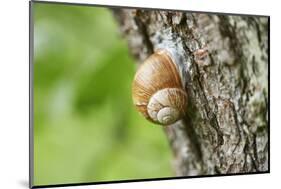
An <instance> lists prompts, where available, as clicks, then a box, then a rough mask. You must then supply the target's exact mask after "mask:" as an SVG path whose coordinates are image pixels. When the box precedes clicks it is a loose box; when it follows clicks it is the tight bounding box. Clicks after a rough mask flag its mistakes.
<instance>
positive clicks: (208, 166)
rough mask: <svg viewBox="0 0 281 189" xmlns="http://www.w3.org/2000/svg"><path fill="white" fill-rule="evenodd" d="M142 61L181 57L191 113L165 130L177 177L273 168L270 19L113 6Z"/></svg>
mask: <svg viewBox="0 0 281 189" xmlns="http://www.w3.org/2000/svg"><path fill="white" fill-rule="evenodd" d="M113 12H114V15H115V16H116V18H117V20H118V21H119V23H120V28H121V32H122V34H123V36H124V37H125V38H126V39H127V40H128V44H129V47H130V50H131V52H132V54H133V55H134V57H135V58H136V60H138V62H140V63H141V62H142V61H143V60H144V59H145V58H146V57H148V56H149V55H150V54H151V53H153V52H154V51H155V49H157V48H159V47H161V48H163V47H164V48H165V46H166V45H170V46H173V48H175V50H176V51H178V52H179V53H181V54H182V56H183V57H184V58H183V61H184V63H185V65H186V68H187V69H186V70H185V71H186V73H185V76H186V78H185V79H187V80H188V84H187V85H186V86H185V88H186V91H187V93H188V98H189V100H188V107H187V115H188V116H187V117H186V118H184V120H181V121H179V122H177V123H175V124H173V125H170V126H168V127H165V128H164V130H165V132H166V133H167V136H168V139H169V141H170V144H171V148H172V150H173V152H174V166H175V170H176V175H177V176H183V175H185V176H190V175H210V174H227V173H245V172H264V171H268V169H269V168H268V18H267V17H259V18H258V17H250V16H226V15H215V14H201V13H188V12H171V11H152V10H136V9H123V10H119V9H118V10H115V9H114V10H113Z"/></svg>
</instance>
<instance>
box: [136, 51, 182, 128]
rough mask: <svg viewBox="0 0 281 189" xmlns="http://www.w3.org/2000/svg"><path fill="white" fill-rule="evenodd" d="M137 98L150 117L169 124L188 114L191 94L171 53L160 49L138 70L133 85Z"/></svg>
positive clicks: (139, 108)
mask: <svg viewBox="0 0 281 189" xmlns="http://www.w3.org/2000/svg"><path fill="white" fill-rule="evenodd" d="M132 94H133V102H134V104H135V106H136V107H137V109H138V111H139V112H140V113H141V114H142V115H143V116H144V117H145V118H146V119H148V120H150V121H152V122H154V123H157V124H161V125H169V124H172V123H175V122H176V121H178V120H179V119H181V118H182V116H184V113H185V108H186V106H187V94H186V91H185V90H184V87H183V82H182V80H181V76H180V74H179V69H178V67H177V65H176V63H174V61H173V59H172V57H171V54H170V53H169V52H168V51H166V50H158V51H156V52H155V53H154V54H152V55H151V56H149V57H148V58H147V59H146V60H145V61H144V63H143V64H142V65H141V66H140V68H139V69H138V71H137V72H136V75H135V78H134V81H133V86H132Z"/></svg>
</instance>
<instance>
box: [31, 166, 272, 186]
mask: <svg viewBox="0 0 281 189" xmlns="http://www.w3.org/2000/svg"><path fill="white" fill-rule="evenodd" d="M268 173H270V172H269V170H268V171H262V172H247V173H231V174H220V175H198V176H182V177H162V178H149V179H130V180H115V181H98V182H81V183H68V184H50V185H34V186H33V187H32V188H54V187H68V186H87V185H98V184H118V183H132V182H145V181H165V180H179V179H193V178H211V177H228V176H241V175H259V174H268Z"/></svg>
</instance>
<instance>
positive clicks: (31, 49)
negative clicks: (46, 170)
mask: <svg viewBox="0 0 281 189" xmlns="http://www.w3.org/2000/svg"><path fill="white" fill-rule="evenodd" d="M33 55H34V22H33V1H32V0H31V1H29V182H28V185H29V188H33V183H34V182H33V181H34V139H33V136H34V132H33Z"/></svg>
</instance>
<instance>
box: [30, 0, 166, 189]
mask: <svg viewBox="0 0 281 189" xmlns="http://www.w3.org/2000/svg"><path fill="white" fill-rule="evenodd" d="M33 5H34V6H33V8H34V9H33V10H34V184H35V185H48V184H58V183H77V182H78V183H79V182H95V181H110V180H124V179H142V178H159V177H166V176H172V170H171V168H170V167H171V162H170V159H171V158H172V157H171V156H172V155H171V152H170V150H169V145H168V142H167V139H166V136H165V135H164V132H163V131H162V128H161V127H160V126H157V125H153V124H151V123H149V122H148V121H146V120H145V119H144V118H143V117H141V116H140V115H139V114H138V113H137V112H136V110H135V108H134V107H133V104H132V100H131V81H132V79H133V75H134V72H135V63H134V62H133V59H132V58H131V57H130V56H129V52H128V49H127V44H126V42H125V41H124V40H123V39H122V38H121V36H120V34H119V32H118V26H117V23H116V22H115V20H114V17H113V15H112V14H111V12H110V10H108V9H106V8H101V7H86V6H74V5H60V4H44V3H34V4H33Z"/></svg>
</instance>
